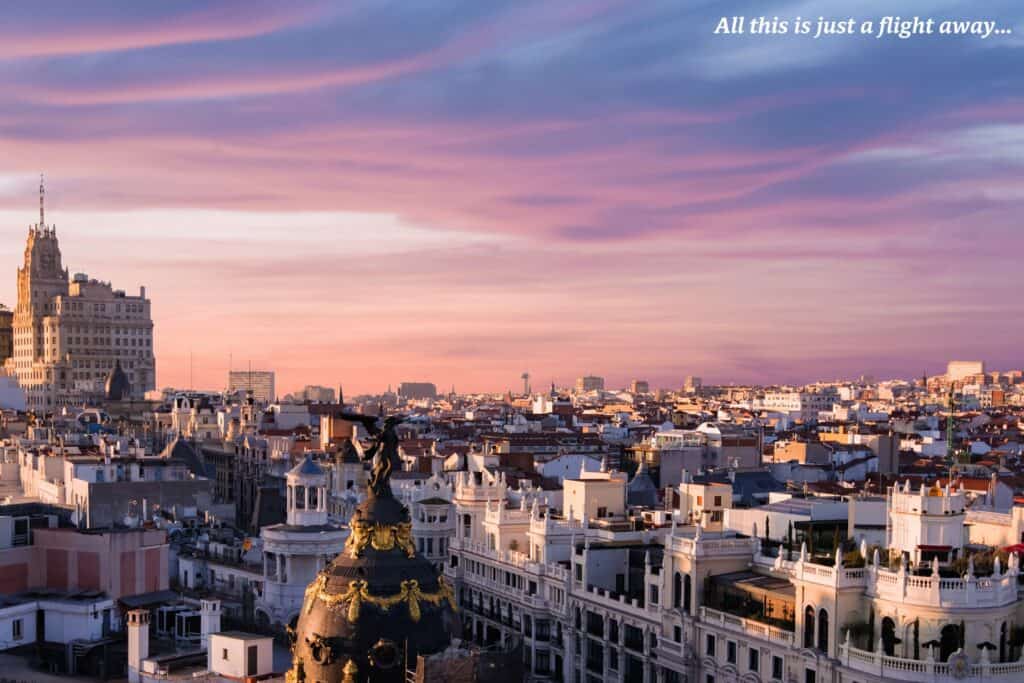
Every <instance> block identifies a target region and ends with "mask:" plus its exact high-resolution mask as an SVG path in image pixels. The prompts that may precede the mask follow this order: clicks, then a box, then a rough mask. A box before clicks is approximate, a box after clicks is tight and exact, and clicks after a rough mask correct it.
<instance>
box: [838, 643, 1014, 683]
mask: <svg viewBox="0 0 1024 683" xmlns="http://www.w3.org/2000/svg"><path fill="white" fill-rule="evenodd" d="M838 655H839V661H840V662H842V663H843V664H844V665H845V666H847V667H848V668H850V669H854V670H855V671H862V672H864V673H866V674H871V675H873V676H878V677H880V678H881V679H882V680H886V681H889V680H893V681H910V682H915V683H916V682H920V683H929V682H930V681H936V680H950V679H961V680H972V681H986V682H992V683H1013V682H1016V681H1020V680H1022V679H1024V661H1017V662H1003V663H992V662H989V661H987V660H985V659H984V658H983V659H982V660H981V661H978V662H966V661H965V662H963V664H962V667H963V668H957V664H956V663H950V662H936V661H934V660H921V659H904V658H903V657H888V656H886V655H883V654H881V653H880V652H867V651H865V650H858V649H857V648H855V647H853V646H852V645H851V644H850V643H849V642H846V643H843V644H841V645H840V646H839V651H838Z"/></svg>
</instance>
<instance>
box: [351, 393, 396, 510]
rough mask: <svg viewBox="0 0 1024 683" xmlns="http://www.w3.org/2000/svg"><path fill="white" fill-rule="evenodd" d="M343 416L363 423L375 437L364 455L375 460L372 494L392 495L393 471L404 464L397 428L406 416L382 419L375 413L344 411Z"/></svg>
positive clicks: (372, 471)
mask: <svg viewBox="0 0 1024 683" xmlns="http://www.w3.org/2000/svg"><path fill="white" fill-rule="evenodd" d="M341 417H342V418H344V419H346V420H349V421H351V422H358V423H359V424H361V425H363V427H365V428H366V431H367V432H369V434H370V437H371V438H372V439H373V445H372V446H370V447H369V448H368V449H367V450H366V452H365V453H364V455H363V460H364V461H366V460H370V461H373V468H372V469H371V470H370V481H369V489H370V494H371V495H374V496H378V497H379V496H390V495H391V473H392V472H394V471H395V470H397V469H401V466H402V463H401V460H400V459H399V457H398V433H397V432H396V431H395V428H396V427H397V426H398V425H400V424H401V423H402V422H404V421H405V417H404V416H401V415H388V416H387V417H385V418H383V420H382V418H379V417H376V416H374V415H361V414H359V413H349V412H343V413H342V414H341ZM382 422H383V423H382Z"/></svg>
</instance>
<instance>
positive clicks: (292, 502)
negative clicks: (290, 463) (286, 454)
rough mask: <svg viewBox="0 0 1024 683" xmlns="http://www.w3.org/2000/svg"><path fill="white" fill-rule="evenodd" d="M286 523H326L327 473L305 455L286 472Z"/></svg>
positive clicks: (310, 457)
mask: <svg viewBox="0 0 1024 683" xmlns="http://www.w3.org/2000/svg"><path fill="white" fill-rule="evenodd" d="M287 481H288V502H287V508H288V524H289V525H291V526H323V525H326V524H327V473H326V472H324V470H323V468H321V467H320V465H318V464H316V461H315V460H313V456H311V455H307V456H306V457H305V459H303V461H302V462H300V463H299V464H298V465H296V466H295V467H293V468H292V469H291V471H289V472H288V477H287Z"/></svg>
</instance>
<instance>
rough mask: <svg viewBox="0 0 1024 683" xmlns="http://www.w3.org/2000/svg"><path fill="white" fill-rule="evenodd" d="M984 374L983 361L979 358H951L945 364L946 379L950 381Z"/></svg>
mask: <svg viewBox="0 0 1024 683" xmlns="http://www.w3.org/2000/svg"><path fill="white" fill-rule="evenodd" d="M984 374H985V361H980V360H951V361H949V364H948V365H947V366H946V379H948V380H949V381H950V382H959V381H960V380H963V379H967V378H968V377H973V376H974V375H984Z"/></svg>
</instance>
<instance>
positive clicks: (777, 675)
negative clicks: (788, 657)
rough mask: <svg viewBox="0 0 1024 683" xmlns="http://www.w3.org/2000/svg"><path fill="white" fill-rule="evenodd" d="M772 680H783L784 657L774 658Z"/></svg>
mask: <svg viewBox="0 0 1024 683" xmlns="http://www.w3.org/2000/svg"><path fill="white" fill-rule="evenodd" d="M772 678H774V679H776V680H780V681H781V680H782V657H772Z"/></svg>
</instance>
